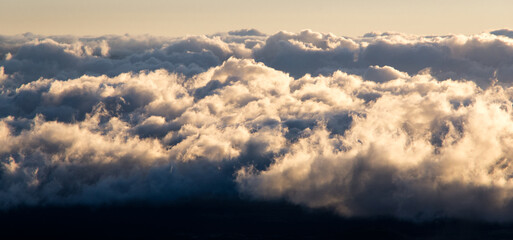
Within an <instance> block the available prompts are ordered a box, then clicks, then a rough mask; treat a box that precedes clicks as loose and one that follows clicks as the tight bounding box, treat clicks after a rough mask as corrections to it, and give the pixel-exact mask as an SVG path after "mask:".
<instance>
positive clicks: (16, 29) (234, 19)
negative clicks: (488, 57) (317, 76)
mask: <svg viewBox="0 0 513 240" xmlns="http://www.w3.org/2000/svg"><path fill="white" fill-rule="evenodd" d="M0 6H1V8H0V33H1V34H8V35H12V34H19V33H25V32H32V33H37V34H46V35H62V34H74V35H104V34H126V33H129V34H151V35H164V36H174V37H177V36H185V35H199V34H212V33H216V32H226V31H230V30H234V29H243V28H256V29H258V30H260V31H262V32H265V33H268V34H272V33H275V32H277V31H280V30H283V29H287V30H288V31H300V30H302V29H313V30H315V31H320V32H332V33H334V34H337V35H342V36H352V37H355V36H361V35H363V34H365V33H367V32H372V31H397V32H408V33H411V34H421V35H442V34H450V33H454V34H475V33H481V32H484V31H489V30H494V29H499V28H507V27H508V24H511V23H512V22H513V15H512V14H511V12H510V9H512V8H513V2H511V1H508V0H490V1H480V0H467V1H463V0H451V1H442V0H433V1H407V0H391V1H378V0H367V1H336V0H320V1H307V0H295V1H291V0H282V1H271V0H260V1H236V0H220V1H207V0H188V1H183V0H173V1H165V0H146V1H140V0H124V1H122V0H107V1H100V0H91V1H65V0H46V1H37V0H18V1H12V0H0Z"/></svg>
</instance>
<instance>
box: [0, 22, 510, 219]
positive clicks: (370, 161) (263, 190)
mask: <svg viewBox="0 0 513 240" xmlns="http://www.w3.org/2000/svg"><path fill="white" fill-rule="evenodd" d="M510 33H511V31H509V30H498V31H494V32H492V33H483V34H479V35H473V36H460V35H457V36H413V35H405V34H399V33H369V34H366V35H365V36H363V37H361V38H346V37H338V36H334V35H332V34H322V33H317V32H312V31H309V30H306V31H302V32H300V33H289V32H279V33H276V34H274V35H271V36H267V35H265V34H263V33H261V32H259V31H257V30H254V29H249V30H240V31H232V32H229V33H220V34H216V35H212V36H191V37H185V38H178V39H168V38H160V37H153V36H128V35H127V36H103V37H96V38H92V37H91V38H79V37H74V36H38V35H32V34H24V35H19V36H0V56H1V57H0V91H1V92H0V162H1V167H0V169H1V170H0V178H1V180H0V207H2V208H4V209H5V208H11V207H15V206H20V205H45V204H63V205H69V204H103V203H118V202H123V201H137V200H143V201H153V202H167V201H173V199H178V198H181V197H189V196H193V197H194V196H196V197H205V196H235V197H236V196H243V197H247V198H258V199H263V200H266V199H268V200H275V199H285V200H287V201H290V202H292V203H295V204H301V205H305V206H309V207H313V208H330V209H334V210H335V211H337V212H338V213H340V214H342V215H345V216H381V215H391V216H396V217H401V218H407V219H421V220H422V219H432V218H436V217H461V218H477V219H486V220H511V216H513V215H512V213H513V194H511V192H512V190H513V180H511V176H513V166H511V165H512V162H511V158H512V157H513V150H511V149H513V148H512V146H513V119H512V113H513V112H512V111H513V102H512V99H513V88H512V87H510V86H511V83H512V82H513V39H512V38H511V34H510Z"/></svg>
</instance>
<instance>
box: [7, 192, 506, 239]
mask: <svg viewBox="0 0 513 240" xmlns="http://www.w3.org/2000/svg"><path fill="white" fill-rule="evenodd" d="M0 230H1V233H0V235H1V236H2V239H22V238H28V237H30V238H32V239H46V238H49V239H513V223H500V224H499V223H487V222H475V221H464V220H454V219H437V220H433V221H429V222H422V223H415V222H408V221H402V220H398V219H392V218H372V219H370V218H365V219H364V218H342V217H339V216H337V215H335V214H333V213H331V212H329V211H324V210H311V209H305V208H302V207H298V206H293V205H290V204H286V203H281V202H280V203H276V202H275V203H269V202H254V201H242V200H219V199H216V200H212V199H210V200H183V201H180V202H176V203H173V204H167V205H162V204H159V205H155V204H143V203H131V204H125V205H122V206H121V205H116V206H100V207H94V208H92V207H83V206H74V207H55V206H53V207H21V208H17V209H11V210H9V211H4V212H0Z"/></svg>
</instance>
